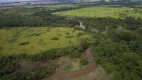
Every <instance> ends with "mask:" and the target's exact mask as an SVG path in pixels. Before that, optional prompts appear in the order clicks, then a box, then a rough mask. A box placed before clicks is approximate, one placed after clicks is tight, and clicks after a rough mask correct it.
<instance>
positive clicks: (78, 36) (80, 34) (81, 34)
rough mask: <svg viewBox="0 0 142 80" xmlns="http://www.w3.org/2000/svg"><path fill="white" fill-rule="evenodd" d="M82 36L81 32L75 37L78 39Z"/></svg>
mask: <svg viewBox="0 0 142 80" xmlns="http://www.w3.org/2000/svg"><path fill="white" fill-rule="evenodd" d="M82 35H84V34H83V33H81V32H79V33H78V34H77V35H76V37H80V36H82Z"/></svg>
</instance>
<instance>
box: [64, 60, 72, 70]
mask: <svg viewBox="0 0 142 80" xmlns="http://www.w3.org/2000/svg"><path fill="white" fill-rule="evenodd" d="M72 68H73V65H72V62H71V61H70V62H69V63H68V64H67V65H66V66H65V67H64V69H63V70H64V71H65V72H68V71H71V69H72Z"/></svg>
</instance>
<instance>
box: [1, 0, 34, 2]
mask: <svg viewBox="0 0 142 80" xmlns="http://www.w3.org/2000/svg"><path fill="white" fill-rule="evenodd" d="M14 1H37V0H0V2H14Z"/></svg>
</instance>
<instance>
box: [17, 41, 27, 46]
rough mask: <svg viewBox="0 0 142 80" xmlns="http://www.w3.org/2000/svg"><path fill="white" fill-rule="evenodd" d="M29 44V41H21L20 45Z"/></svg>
mask: <svg viewBox="0 0 142 80" xmlns="http://www.w3.org/2000/svg"><path fill="white" fill-rule="evenodd" d="M27 44H29V42H22V43H20V44H19V45H20V46H23V45H27Z"/></svg>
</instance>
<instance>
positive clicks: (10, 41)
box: [8, 38, 16, 43]
mask: <svg viewBox="0 0 142 80" xmlns="http://www.w3.org/2000/svg"><path fill="white" fill-rule="evenodd" d="M15 41H16V39H15V38H13V39H10V40H8V43H12V42H15Z"/></svg>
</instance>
